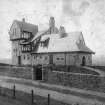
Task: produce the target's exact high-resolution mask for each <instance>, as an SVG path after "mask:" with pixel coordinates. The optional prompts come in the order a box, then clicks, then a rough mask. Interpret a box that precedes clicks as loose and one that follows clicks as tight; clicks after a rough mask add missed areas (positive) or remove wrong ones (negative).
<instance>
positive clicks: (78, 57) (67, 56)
mask: <svg viewBox="0 0 105 105" xmlns="http://www.w3.org/2000/svg"><path fill="white" fill-rule="evenodd" d="M52 55H53V64H55V65H81V64H82V58H83V56H84V57H85V59H86V65H90V66H91V65H92V55H91V54H87V53H53V54H52ZM32 63H33V65H38V64H49V63H50V54H37V55H35V54H34V55H33V56H32Z"/></svg>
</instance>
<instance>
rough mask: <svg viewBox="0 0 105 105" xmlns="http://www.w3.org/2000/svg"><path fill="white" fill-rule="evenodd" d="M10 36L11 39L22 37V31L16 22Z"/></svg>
mask: <svg viewBox="0 0 105 105" xmlns="http://www.w3.org/2000/svg"><path fill="white" fill-rule="evenodd" d="M9 34H10V39H14V38H18V37H20V34H21V29H20V27H19V25H18V24H17V23H16V21H14V22H13V24H12V26H11V28H10V31H9Z"/></svg>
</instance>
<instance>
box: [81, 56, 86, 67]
mask: <svg viewBox="0 0 105 105" xmlns="http://www.w3.org/2000/svg"><path fill="white" fill-rule="evenodd" d="M85 65H86V58H85V56H83V57H82V66H85Z"/></svg>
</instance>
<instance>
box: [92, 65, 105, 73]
mask: <svg viewBox="0 0 105 105" xmlns="http://www.w3.org/2000/svg"><path fill="white" fill-rule="evenodd" d="M90 67H92V68H95V69H99V70H100V71H104V72H105V66H90Z"/></svg>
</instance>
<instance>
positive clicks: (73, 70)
mask: <svg viewBox="0 0 105 105" xmlns="http://www.w3.org/2000/svg"><path fill="white" fill-rule="evenodd" d="M51 68H52V70H55V71H64V72H70V73H81V74H92V75H99V73H98V72H95V71H92V70H89V69H86V68H83V67H81V66H61V65H60V66H52V67H51Z"/></svg>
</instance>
